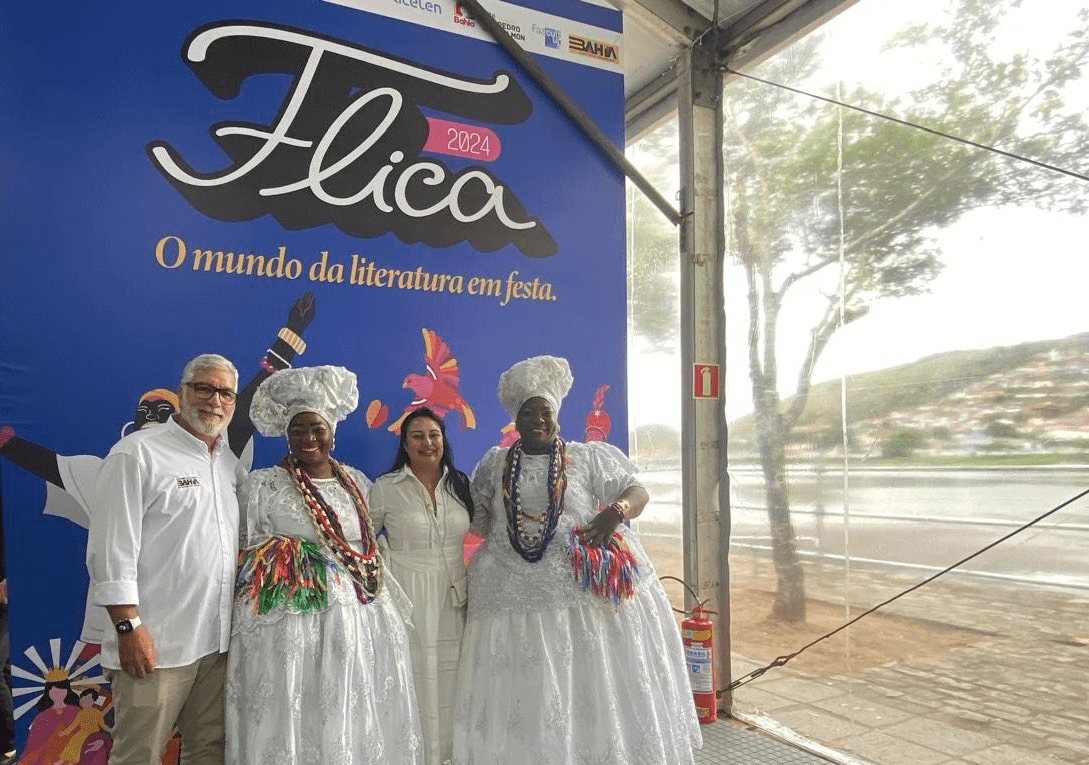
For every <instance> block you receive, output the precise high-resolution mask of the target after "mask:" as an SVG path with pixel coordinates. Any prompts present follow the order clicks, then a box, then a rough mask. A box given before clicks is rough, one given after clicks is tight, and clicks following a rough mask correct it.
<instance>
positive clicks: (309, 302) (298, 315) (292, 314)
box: [285, 292, 314, 335]
mask: <svg viewBox="0 0 1089 765" xmlns="http://www.w3.org/2000/svg"><path fill="white" fill-rule="evenodd" d="M313 320H314V293H313V292H306V293H305V294H304V295H303V296H302V297H301V298H299V299H298V300H296V301H295V302H294V303H293V304H292V306H291V310H290V311H288V313H287V322H286V323H285V326H286V327H287V328H288V329H290V330H291V331H292V332H294V333H295V334H296V335H301V334H302V331H303V330H304V329H306V328H307V326H309V324H310V322H312V321H313Z"/></svg>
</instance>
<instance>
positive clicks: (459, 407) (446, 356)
mask: <svg viewBox="0 0 1089 765" xmlns="http://www.w3.org/2000/svg"><path fill="white" fill-rule="evenodd" d="M420 331H421V333H422V334H423V341H424V364H425V366H426V368H427V373H426V374H422V375H421V374H416V373H415V372H411V373H409V374H408V376H406V377H405V381H404V382H403V383H402V384H401V387H402V388H408V389H410V390H411V391H412V393H413V394H414V395H415V398H413V399H412V402H411V403H410V404H409V405H408V406H406V407H405V410H404V412H402V413H401V416H400V417H398V418H397V421H396V422H394V423H393V424H392V425H390V426H389V430H390V431H391V432H393V433H400V432H401V423H402V422H404V419H405V417H407V416H408V415H409V413H410V412H413V411H415V410H417V409H419V408H420V407H421V406H426V407H428V408H430V409H431V410H432V411H433V412H435V414H437V415H438V416H439V417H445V416H446V413H447V412H457V413H458V414H460V415H461V429H462V430H466V429H467V428H475V427H476V415H474V414H473V410H472V409H471V408H470V407H469V405H468V404H467V403H465V399H463V398H462V397H461V393H460V392H459V391H458V386H459V385H460V378H459V376H458V360H457V359H456V358H454V353H453V351H451V350H450V346H448V345H447V344H446V343H445V342H444V341H443V339H442V338H441V337H439V335H438V333H436V332H435V331H434V330H431V329H427V328H426V327H424V328H423V329H421V330H420Z"/></svg>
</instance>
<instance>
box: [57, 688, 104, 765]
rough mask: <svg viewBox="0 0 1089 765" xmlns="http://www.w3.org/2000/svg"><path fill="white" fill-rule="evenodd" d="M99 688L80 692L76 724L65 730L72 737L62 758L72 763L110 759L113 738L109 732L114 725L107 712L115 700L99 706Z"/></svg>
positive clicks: (81, 764)
mask: <svg viewBox="0 0 1089 765" xmlns="http://www.w3.org/2000/svg"><path fill="white" fill-rule="evenodd" d="M99 695H100V694H99V692H98V689H97V688H86V689H84V690H83V691H81V692H80V694H79V712H77V713H76V718H75V719H74V720H73V721H72V724H71V725H69V726H68V727H67V728H65V729H64V730H63V731H61V735H62V736H68V737H69V739H68V744H67V745H66V746H65V747H64V751H63V752H61V759H62V760H63V761H64V762H66V763H70V765H92V763H94V764H97V763H102V764H103V765H105V763H107V762H108V761H109V756H110V749H112V748H113V740H112V739H111V738H110V737H109V736H108V735H106V734H108V733H109V731H110V726H109V725H107V724H106V713H107V712H109V711H110V708H111V707H112V706H113V702H109V703H108V704H107V705H106V706H104V707H99V706H96V702H97V701H98V699H99Z"/></svg>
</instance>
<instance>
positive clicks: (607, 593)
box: [568, 526, 639, 608]
mask: <svg viewBox="0 0 1089 765" xmlns="http://www.w3.org/2000/svg"><path fill="white" fill-rule="evenodd" d="M568 541H569V543H570V546H569V548H568V549H569V551H570V556H571V568H572V570H573V571H574V574H575V581H576V582H578V583H579V584H581V585H582V589H584V590H590V591H591V592H593V593H594V594H595V595H598V596H600V597H602V598H605V599H606V600H611V601H612V602H613V605H615V606H616V607H618V608H619V607H620V602H621V601H622V600H625V599H627V598H630V597H631V596H632V595H634V594H635V580H636V578H638V576H639V565H638V564H637V563H636V561H635V555H634V554H633V553H632V551H631V548H630V547H628V543H627V542H625V541H624V538H623V537H622V536H620V535H619V534H617V533H616V532H613V535H612V537H610V538H609V543H608V544H606V545H602V546H601V547H590V546H589V545H586V544H583V542H582V540H581V539H580V538H579V527H578V526H572V527H571V532H570V534H569V535H568Z"/></svg>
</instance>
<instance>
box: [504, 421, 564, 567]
mask: <svg viewBox="0 0 1089 765" xmlns="http://www.w3.org/2000/svg"><path fill="white" fill-rule="evenodd" d="M521 474H522V439H518V440H517V441H515V443H514V445H513V446H512V447H511V448H510V449H508V450H507V459H506V464H505V465H504V466H503V507H504V509H505V510H506V511H507V537H508V538H509V539H510V544H511V547H513V548H514V549H515V550H516V551H517V552H518V554H519V555H521V556H522V557H523V558H524V559H526V560H527V561H529V562H530V563H536V562H537V561H539V560H540V559H541V558H542V557H543V556H544V553H545V550H546V549H547V548H548V543H549V542H551V541H552V536H553V534H555V533H556V524H557V523H558V522H559V520H560V514H561V513H563V496H564V492H565V491H566V490H567V445H566V444H565V443H564V442H563V439H562V438H560V437H559V436H557V437H556V438H554V439H552V445H551V446H550V447H549V451H548V507H547V508H546V509H545V511H544V512H543V513H542V514H540V515H530V514H528V513H526V512H525V511H524V510H522V496H521V493H520V492H519V490H518V483H519V479H520V478H521ZM526 521H533V522H534V523H535V524H537V530H536V531H535V532H527V531H526V528H525V522H526Z"/></svg>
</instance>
